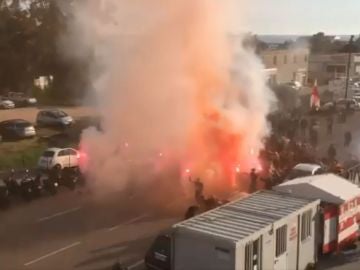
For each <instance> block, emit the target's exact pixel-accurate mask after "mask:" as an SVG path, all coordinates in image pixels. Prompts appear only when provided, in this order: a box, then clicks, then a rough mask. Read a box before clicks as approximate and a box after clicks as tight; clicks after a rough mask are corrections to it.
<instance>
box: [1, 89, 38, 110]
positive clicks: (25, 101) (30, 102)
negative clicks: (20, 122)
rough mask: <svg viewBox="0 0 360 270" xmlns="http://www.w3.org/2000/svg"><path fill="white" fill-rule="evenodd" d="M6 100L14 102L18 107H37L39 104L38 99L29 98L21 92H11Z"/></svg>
mask: <svg viewBox="0 0 360 270" xmlns="http://www.w3.org/2000/svg"><path fill="white" fill-rule="evenodd" d="M6 98H7V99H8V100H11V101H12V102H14V103H15V106H16V107H26V106H35V105H36V104H37V100H36V98H34V97H28V96H26V95H25V94H24V93H21V92H9V93H8V94H7V96H6Z"/></svg>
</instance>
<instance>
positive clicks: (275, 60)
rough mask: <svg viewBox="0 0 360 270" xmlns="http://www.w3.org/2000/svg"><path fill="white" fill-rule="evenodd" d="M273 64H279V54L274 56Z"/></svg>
mask: <svg viewBox="0 0 360 270" xmlns="http://www.w3.org/2000/svg"><path fill="white" fill-rule="evenodd" d="M273 64H274V66H276V65H277V56H276V55H275V56H274V58H273Z"/></svg>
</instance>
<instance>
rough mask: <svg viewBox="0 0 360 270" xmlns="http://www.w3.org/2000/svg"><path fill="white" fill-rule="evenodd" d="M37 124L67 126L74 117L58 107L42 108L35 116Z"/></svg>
mask: <svg viewBox="0 0 360 270" xmlns="http://www.w3.org/2000/svg"><path fill="white" fill-rule="evenodd" d="M36 123H37V125H38V126H53V127H67V126H70V125H72V124H73V123H74V119H73V118H72V117H71V116H69V115H68V114H67V113H66V112H63V111H61V110H58V109H51V110H42V111H40V112H39V113H38V115H37V117H36Z"/></svg>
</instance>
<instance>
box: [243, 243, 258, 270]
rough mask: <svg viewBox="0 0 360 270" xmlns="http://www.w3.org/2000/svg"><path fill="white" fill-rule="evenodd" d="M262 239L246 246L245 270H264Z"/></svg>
mask: <svg viewBox="0 0 360 270" xmlns="http://www.w3.org/2000/svg"><path fill="white" fill-rule="evenodd" d="M261 258H262V237H260V238H259V239H257V240H255V241H253V242H250V243H248V244H247V245H246V246H245V262H244V263H245V270H261V269H262V260H261Z"/></svg>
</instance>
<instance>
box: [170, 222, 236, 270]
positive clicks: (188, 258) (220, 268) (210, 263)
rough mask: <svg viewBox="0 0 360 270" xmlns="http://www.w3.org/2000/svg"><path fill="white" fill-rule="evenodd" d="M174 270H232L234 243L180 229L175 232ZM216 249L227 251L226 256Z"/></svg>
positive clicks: (233, 267) (233, 266)
mask: <svg viewBox="0 0 360 270" xmlns="http://www.w3.org/2000/svg"><path fill="white" fill-rule="evenodd" d="M174 248H175V254H174V270H234V269H235V257H236V256H235V243H233V242H231V241H225V240H221V239H216V238H211V237H208V236H207V237H204V236H202V235H199V234H195V233H192V232H189V231H183V230H182V229H181V228H180V229H177V230H176V231H175V240H174ZM217 248H220V249H227V250H228V251H229V253H228V254H226V253H223V252H221V251H219V250H217Z"/></svg>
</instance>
